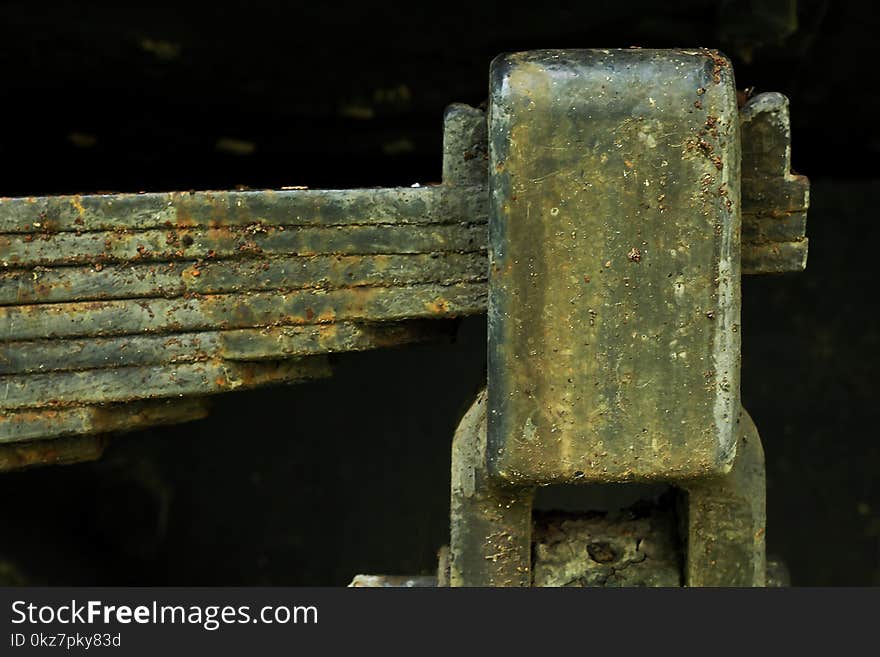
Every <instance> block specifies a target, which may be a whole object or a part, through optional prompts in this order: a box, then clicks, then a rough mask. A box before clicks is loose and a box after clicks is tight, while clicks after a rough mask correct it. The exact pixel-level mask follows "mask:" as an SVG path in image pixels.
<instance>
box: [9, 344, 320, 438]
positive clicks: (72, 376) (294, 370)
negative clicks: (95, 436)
mask: <svg viewBox="0 0 880 657" xmlns="http://www.w3.org/2000/svg"><path fill="white" fill-rule="evenodd" d="M329 375H330V368H329V367H328V365H327V363H326V361H325V360H324V357H323V356H314V357H311V358H307V359H303V360H285V361H278V362H276V361H261V362H255V363H245V362H238V363H236V362H221V361H215V360H211V361H204V362H197V363H180V364H169V365H162V366H143V367H140V366H132V367H110V368H104V369H96V370H84V371H77V372H51V373H48V374H29V375H23V376H3V377H0V390H3V401H2V406H0V408H2V409H3V411H7V410H10V409H21V408H63V407H65V406H75V405H80V404H101V403H107V402H121V401H132V400H137V399H153V398H162V397H187V396H193V395H204V394H209V393H218V392H227V391H230V390H239V389H247V388H253V387H256V386H261V385H267V384H269V383H288V382H293V381H305V380H309V379H314V378H321V377H326V376H329ZM11 426H14V425H11ZM12 438H14V435H13V436H3V435H0V442H3V441H7V440H10V439H12Z"/></svg>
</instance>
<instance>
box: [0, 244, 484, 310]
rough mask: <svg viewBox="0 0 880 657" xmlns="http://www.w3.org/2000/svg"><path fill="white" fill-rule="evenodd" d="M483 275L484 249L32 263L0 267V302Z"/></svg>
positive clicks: (444, 281) (445, 281)
mask: <svg viewBox="0 0 880 657" xmlns="http://www.w3.org/2000/svg"><path fill="white" fill-rule="evenodd" d="M485 280H486V258H485V255H484V254H481V253H446V254H444V255H443V256H442V257H441V256H440V255H439V254H437V253H417V254H408V255H399V254H395V255H364V256H354V255H332V256H313V257H302V256H274V257H266V258H261V259H253V260H226V261H213V260H210V261H207V262H203V263H201V264H199V265H193V264H192V263H186V264H184V265H183V266H182V267H173V268H171V267H167V266H161V265H160V266H158V267H157V266H156V265H151V264H125V265H108V266H106V267H102V268H101V271H95V270H94V269H93V268H92V267H55V268H52V269H43V268H34V269H30V270H16V271H7V272H2V273H0V306H6V305H20V304H35V303H59V302H68V301H92V300H97V301H104V300H109V299H136V298H157V297H159V298H161V297H165V298H174V297H181V296H186V295H194V294H221V293H231V292H256V291H264V290H294V289H327V290H332V289H339V288H344V287H366V286H370V285H376V286H383V287H390V286H397V287H400V286H406V285H417V284H424V283H438V284H440V285H451V284H454V283H460V282H481V281H485Z"/></svg>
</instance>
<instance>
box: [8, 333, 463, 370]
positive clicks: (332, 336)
mask: <svg viewBox="0 0 880 657" xmlns="http://www.w3.org/2000/svg"><path fill="white" fill-rule="evenodd" d="M448 330H449V327H448V326H447V324H445V323H443V322H434V321H431V320H423V321H418V320H409V321H406V322H399V323H394V322H377V323H355V322H331V323H328V324H310V325H305V326H275V327H267V328H257V329H239V330H229V331H196V332H190V333H172V334H164V335H122V336H117V337H109V338H91V337H87V338H69V339H64V340H58V339H54V340H33V341H24V342H2V343H0V375H7V374H41V373H46V372H58V371H70V370H91V369H99V368H112V367H130V366H135V365H160V364H163V363H188V362H198V361H204V360H211V359H220V360H231V361H258V360H271V359H279V358H298V357H301V356H312V355H317V354H327V353H341V352H346V351H363V350H366V349H376V348H380V347H391V346H395V345H400V344H406V343H411V342H421V341H425V340H430V339H434V338H437V337H440V336H441V335H446V334H448Z"/></svg>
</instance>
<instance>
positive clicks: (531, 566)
mask: <svg viewBox="0 0 880 657" xmlns="http://www.w3.org/2000/svg"><path fill="white" fill-rule="evenodd" d="M486 413H487V405H486V398H485V391H483V392H481V393H480V395H479V396H478V398H477V400H476V402H475V403H474V404H473V405H472V406H471V408H470V409H469V410H468V412H467V413H466V414H465V416H464V417H463V418H462V420H461V422H460V424H459V426H458V428H457V430H456V433H455V438H454V440H453V447H452V498H451V502H452V503H451V507H450V514H451V515H450V545H449V549H448V552H447V551H446V550H441V552H440V565H439V568H438V582H439V585H440V586H529V585H531V586H681V585H685V586H765V585H767V584H768V579H767V578H768V574H767V572H768V567H769V566H768V563H767V561H766V557H765V545H764V534H765V531H764V527H765V510H764V509H765V478H764V457H763V450H762V448H761V442H760V438H759V436H758V433H757V430H756V428H755V425H754V423H753V422H752V420H751V418H750V417H749V416H748V414H747V413H746V412H745V411H744V410H743V411H742V412H741V415H740V420H739V422H737V423H735V431H736V436H737V441H738V443H739V448H738V450H737V457H736V459H735V461H734V463H733V467H732V469H731V470H730V472H728V473H726V474H723V475H718V476H715V477H704V478H700V479H692V480H687V481H679V482H674V483H675V487H676V488H675V491H676V494H677V497H678V504H675V505H672V506H668V505H665V504H664V505H659V506H649V507H646V506H645V505H644V504H642V505H638V506H637V507H634V508H632V509H629V510H624V511H622V512H618V513H612V514H598V515H597V514H566V515H559V514H555V515H554V514H535V515H534V516H533V513H532V496H533V491H534V489H533V488H531V487H510V486H506V485H504V483H503V482H499V481H498V480H497V479H496V478H493V477H491V476H487V472H486V469H485V449H486V426H487V423H486ZM533 522H534V525H533ZM527 543H528V544H529V546H528V547H527ZM773 570H774V572H775V570H776V568H774V569H773ZM527 572H529V573H531V574H530V576H529V577H526V576H525V573H527ZM769 584H770V585H774V586H780V585H785V582H784V581H780V580H779V579H778V578H776V579H774V580H772V581H770V582H769Z"/></svg>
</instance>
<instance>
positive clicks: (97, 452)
mask: <svg viewBox="0 0 880 657" xmlns="http://www.w3.org/2000/svg"><path fill="white" fill-rule="evenodd" d="M106 445H107V438H106V436H104V435H94V436H68V437H64V438H56V439H55V440H37V441H30V442H16V443H12V444H0V472H6V471H9V470H20V469H22V468H31V467H36V466H43V465H68V464H70V463H79V462H81V461H94V460H95V459H98V458H100V457H101V455H102V454H103V453H104V448H105V447H106Z"/></svg>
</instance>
